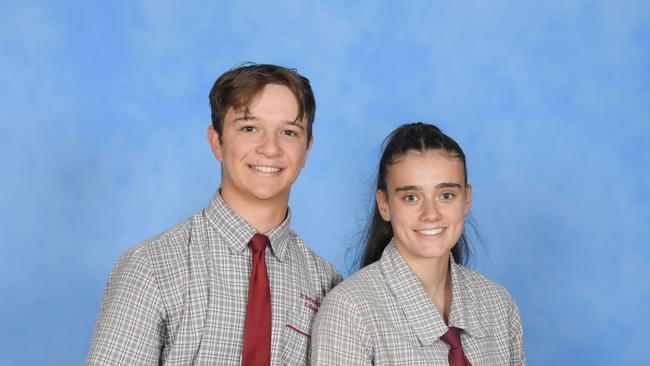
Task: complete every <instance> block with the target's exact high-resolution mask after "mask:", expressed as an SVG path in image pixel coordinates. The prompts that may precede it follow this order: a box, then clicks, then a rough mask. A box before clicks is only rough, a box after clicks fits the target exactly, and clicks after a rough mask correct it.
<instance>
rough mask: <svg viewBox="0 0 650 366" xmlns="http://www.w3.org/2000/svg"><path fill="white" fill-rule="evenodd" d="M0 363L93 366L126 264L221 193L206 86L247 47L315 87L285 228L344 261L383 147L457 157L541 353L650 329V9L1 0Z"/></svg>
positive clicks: (487, 253) (597, 356)
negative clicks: (306, 145)
mask: <svg viewBox="0 0 650 366" xmlns="http://www.w3.org/2000/svg"><path fill="white" fill-rule="evenodd" d="M2 9H3V10H2V11H1V12H0V48H1V49H2V52H1V53H2V56H0V164H1V166H2V173H1V174H2V179H1V180H0V223H1V224H0V225H1V226H2V229H1V230H0V329H2V332H1V333H0V365H75V364H82V363H83V360H84V359H85V356H86V352H87V350H88V347H89V344H90V340H91V336H92V331H93V327H94V322H95V319H96V316H97V313H98V309H99V304H100V301H101V297H102V291H103V287H104V284H105V281H106V279H107V276H108V273H109V271H110V269H111V268H112V266H113V265H114V264H115V262H116V261H117V259H118V257H119V256H120V255H121V254H122V253H123V252H124V251H125V250H126V249H127V248H129V247H131V246H133V245H135V244H136V243H138V242H140V241H142V240H144V239H147V238H149V237H152V236H154V235H155V234H158V233H160V232H161V231H163V230H165V229H166V228H168V227H170V226H173V225H174V224H176V223H179V222H181V221H183V220H185V219H186V218H188V217H190V216H191V215H192V214H193V213H194V212H196V211H198V210H200V209H202V208H204V207H205V206H207V204H208V202H209V200H210V198H211V196H212V195H213V193H214V192H215V191H216V189H217V187H218V184H219V181H220V177H219V165H218V163H217V161H216V160H215V159H214V158H213V156H212V154H211V152H210V150H209V147H208V144H207V141H206V137H205V131H206V128H207V126H208V125H209V123H210V111H209V106H208V92H209V90H210V88H211V86H212V83H213V82H214V80H215V79H216V78H217V77H218V76H219V75H220V74H221V73H223V72H225V71H226V70H228V69H229V68H231V67H233V66H235V65H237V64H238V63H240V62H242V61H255V62H260V63H277V64H281V65H285V66H289V67H295V68H297V69H298V70H299V72H301V73H303V74H304V75H306V76H307V77H309V78H310V79H311V82H312V86H313V88H314V91H315V94H316V98H317V114H316V121H315V124H314V135H315V143H314V147H313V150H312V151H311V153H310V155H309V157H308V161H307V165H306V167H305V169H304V170H303V172H302V174H301V176H300V178H299V179H298V181H297V182H296V184H295V186H294V189H293V192H292V198H291V202H290V205H291V208H292V210H293V213H294V215H293V218H294V220H293V222H292V225H293V228H294V230H296V231H297V232H298V233H300V234H301V235H302V237H303V238H304V239H305V240H306V241H307V243H309V244H310V245H311V246H312V248H313V249H314V250H315V251H316V252H317V253H318V254H320V255H322V256H323V257H325V258H327V259H329V260H331V261H332V262H334V263H335V264H336V265H337V266H338V267H339V269H341V270H342V272H344V273H345V274H346V275H347V274H349V273H350V265H351V261H350V257H349V256H347V257H346V253H348V248H350V247H351V246H353V245H354V244H355V243H356V242H357V240H358V234H359V232H360V230H361V228H362V225H363V219H364V217H365V216H366V213H367V211H368V208H369V204H370V202H371V201H370V199H371V198H372V196H373V191H372V179H373V173H374V171H375V168H376V164H377V161H378V158H379V152H380V143H381V141H382V140H383V138H384V137H385V136H386V135H387V134H388V133H389V132H390V131H391V130H393V129H394V128H395V127H397V126H398V125H400V124H401V123H403V122H409V121H429V122H435V123H436V124H438V125H439V126H440V127H441V128H442V129H443V130H444V131H445V132H447V133H448V134H449V135H450V136H452V137H454V138H455V139H456V140H457V141H458V142H459V143H460V145H461V146H462V147H463V148H464V150H465V152H466V154H467V157H468V173H469V180H470V182H471V183H472V184H473V186H474V195H473V207H472V216H473V218H474V220H475V221H476V222H477V224H478V231H479V233H480V235H481V236H482V239H483V240H482V242H481V243H476V246H475V249H476V260H475V265H474V268H475V269H477V270H479V271H481V272H483V273H484V274H486V275H488V276H489V277H491V278H492V279H494V280H496V281H497V282H499V283H501V284H503V285H504V286H505V287H507V288H508V289H509V290H510V292H511V293H512V295H513V297H514V298H515V300H516V302H517V303H518V305H519V307H520V310H521V314H522V318H523V324H524V333H525V334H524V335H525V345H526V352H527V357H528V361H529V364H531V365H638V364H644V363H646V359H647V347H648V344H650V318H649V316H648V304H649V303H650V248H649V246H648V237H650V229H649V226H650V225H649V223H650V199H649V194H648V191H649V190H650V144H649V142H648V141H649V139H650V67H649V66H648V65H650V3H649V2H647V1H632V0H624V1H604V0H603V1H587V0H585V1H548V2H524V1H475V0H470V1H409V2H395V1H367V0H364V1H322V2H311V1H305V2H300V1H276V2H262V1H237V2H229V1H193V2H187V1H185V2H180V1H178V2H173V1H111V2H87V1H67V2H60V1H54V2H49V1H36V0H34V1H12V0H10V1H5V0H2Z"/></svg>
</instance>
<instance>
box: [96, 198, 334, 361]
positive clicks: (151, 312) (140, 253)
mask: <svg viewBox="0 0 650 366" xmlns="http://www.w3.org/2000/svg"><path fill="white" fill-rule="evenodd" d="M290 220H291V215H290V213H288V214H287V218H286V219H285V221H284V222H283V223H282V224H280V225H279V226H278V227H276V228H274V229H273V230H271V231H270V232H268V233H266V235H267V236H268V238H269V240H270V246H268V247H266V249H265V257H266V261H265V262H266V267H267V269H268V279H269V285H270V293H271V310H272V332H271V362H270V363H271V365H306V364H307V363H308V356H309V341H310V337H309V328H310V326H311V322H312V320H313V317H314V314H315V312H316V311H317V310H318V305H319V304H320V301H321V300H322V299H323V297H324V296H325V294H326V293H327V292H328V291H329V290H330V289H331V288H332V287H333V286H334V285H336V284H337V283H338V282H339V281H340V280H341V275H340V274H339V272H338V271H337V270H336V269H335V267H334V266H332V265H331V264H329V263H328V262H327V261H325V260H324V259H322V258H320V257H318V256H317V255H316V254H314V253H313V252H312V251H311V250H310V249H309V248H308V247H307V246H306V245H305V243H304V242H303V241H302V239H300V237H299V236H298V235H297V234H295V233H294V232H293V231H291V229H290V226H289V223H290ZM255 234H256V230H255V228H253V227H252V226H251V225H250V224H248V223H247V222H246V221H245V220H244V219H243V218H241V217H240V216H239V215H238V214H237V213H236V212H235V211H234V210H233V209H232V208H231V207H230V206H228V204H226V202H225V201H224V200H223V199H222V198H221V195H220V194H219V193H217V194H216V195H215V196H214V197H213V199H212V201H211V202H210V204H209V206H208V207H207V208H206V209H204V210H202V211H200V212H198V213H197V214H195V215H194V216H193V217H192V218H190V219H189V220H187V221H185V222H183V223H181V224H179V225H177V226H175V227H173V228H171V229H169V230H168V231H166V232H164V233H162V234H161V235H159V236H158V237H155V238H153V239H150V240H147V241H145V242H143V243H141V244H139V245H137V246H135V247H133V248H131V249H130V250H128V251H127V252H126V253H125V254H124V255H123V256H122V258H121V259H120V260H119V261H118V263H117V265H116V266H115V268H114V269H113V271H112V272H111V274H110V277H109V280H108V284H107V286H106V290H105V293H104V300H103V303H102V306H101V309H100V314H99V318H98V320H97V325H96V328H95V333H94V336H93V341H92V345H91V348H90V352H89V355H88V359H87V365H240V364H241V355H242V342H243V337H244V321H245V317H246V304H247V297H248V287H249V278H250V274H251V251H250V250H249V248H248V242H249V241H250V240H251V238H252V237H253V235H255Z"/></svg>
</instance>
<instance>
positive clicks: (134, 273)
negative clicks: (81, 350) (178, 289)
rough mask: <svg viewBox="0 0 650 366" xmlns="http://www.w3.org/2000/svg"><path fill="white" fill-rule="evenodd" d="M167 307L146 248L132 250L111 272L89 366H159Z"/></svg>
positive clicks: (89, 355) (92, 345) (87, 361)
mask: <svg viewBox="0 0 650 366" xmlns="http://www.w3.org/2000/svg"><path fill="white" fill-rule="evenodd" d="M164 332H165V325H164V307H163V304H162V299H161V296H160V290H159V288H158V285H157V283H156V278H155V275H154V271H153V268H152V267H151V265H150V263H149V261H148V260H147V258H146V257H145V253H144V248H138V247H136V248H133V249H131V250H129V251H128V252H127V253H126V254H124V256H123V257H122V258H121V259H120V260H119V261H118V263H117V265H116V266H115V268H113V271H112V272H111V274H110V276H109V278H108V283H107V284H106V289H105V290H104V299H103V301H102V305H101V308H100V311H99V317H98V319H97V324H96V326H95V332H94V334H93V341H92V344H91V346H90V351H89V354H88V359H87V360H86V365H158V364H159V360H160V355H161V352H162V345H163V340H164Z"/></svg>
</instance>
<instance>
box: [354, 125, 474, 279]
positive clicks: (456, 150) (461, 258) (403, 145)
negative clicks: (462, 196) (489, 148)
mask: <svg viewBox="0 0 650 366" xmlns="http://www.w3.org/2000/svg"><path fill="white" fill-rule="evenodd" d="M382 146H383V147H384V151H383V153H382V155H381V159H380V160H379V171H378V173H377V187H376V189H377V190H382V191H384V192H387V190H386V182H387V180H388V168H389V167H390V166H391V165H392V164H394V163H395V161H396V160H397V159H399V158H401V157H403V156H404V155H405V154H406V153H408V152H410V151H418V152H425V151H427V150H444V151H446V152H447V153H449V154H450V155H451V156H454V157H457V158H458V159H460V160H461V161H462V162H463V171H464V173H465V185H467V166H466V164H465V153H463V150H462V149H461V148H460V146H459V145H458V143H456V141H454V140H453V139H452V138H451V137H449V136H447V135H445V134H444V133H443V132H442V131H441V130H440V129H439V128H438V127H436V126H434V125H432V124H427V123H422V122H416V123H407V124H404V125H401V126H400V127H398V128H397V129H396V130H395V131H393V132H391V134H390V135H388V137H386V139H385V140H384V142H383V144H382ZM392 237H393V228H392V226H391V224H390V222H387V221H384V219H382V217H381V215H380V214H379V208H378V207H377V202H375V203H374V208H373V213H372V217H371V218H370V220H369V221H368V223H367V225H366V230H365V232H364V234H363V242H365V247H364V248H363V254H362V256H361V258H360V260H359V261H358V262H359V268H363V267H365V266H367V265H369V264H371V263H374V262H376V261H378V260H379V258H381V254H382V253H383V251H384V248H386V245H388V243H389V242H390V240H391V238H392ZM451 253H452V254H453V256H454V259H455V260H456V262H457V263H460V264H466V263H467V261H468V259H469V256H470V250H469V245H468V243H467V237H466V235H465V232H464V231H463V234H462V235H461V236H460V239H459V240H458V242H457V243H456V245H454V247H453V248H452V249H451Z"/></svg>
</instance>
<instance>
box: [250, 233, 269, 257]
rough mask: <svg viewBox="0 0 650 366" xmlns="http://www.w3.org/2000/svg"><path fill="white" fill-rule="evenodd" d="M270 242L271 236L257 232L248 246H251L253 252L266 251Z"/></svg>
mask: <svg viewBox="0 0 650 366" xmlns="http://www.w3.org/2000/svg"><path fill="white" fill-rule="evenodd" d="M269 244H270V243H269V238H268V237H267V236H266V235H264V234H255V235H253V238H252V239H251V240H250V241H249V242H248V246H249V247H251V250H252V251H253V253H258V252H264V250H265V249H266V246H267V245H269Z"/></svg>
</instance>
